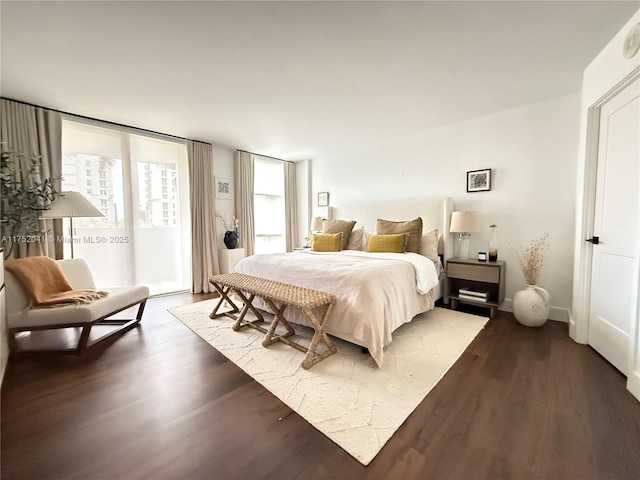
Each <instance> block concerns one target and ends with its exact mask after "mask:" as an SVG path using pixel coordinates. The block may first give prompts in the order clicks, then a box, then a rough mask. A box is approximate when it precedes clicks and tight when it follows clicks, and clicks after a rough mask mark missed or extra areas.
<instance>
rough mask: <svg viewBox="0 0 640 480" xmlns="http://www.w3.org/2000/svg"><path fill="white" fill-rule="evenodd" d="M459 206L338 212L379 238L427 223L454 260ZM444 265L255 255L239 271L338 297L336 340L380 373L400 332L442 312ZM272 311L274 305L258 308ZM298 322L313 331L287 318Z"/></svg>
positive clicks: (389, 258)
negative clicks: (382, 231)
mask: <svg viewBox="0 0 640 480" xmlns="http://www.w3.org/2000/svg"><path fill="white" fill-rule="evenodd" d="M452 209H453V201H452V200H451V199H450V198H437V199H434V198H428V199H416V200H411V201H403V202H400V203H396V204H395V205H393V206H390V205H379V206H376V205H371V204H369V205H367V206H358V205H353V206H351V207H350V208H341V209H336V213H335V214H334V217H336V218H342V219H356V220H357V222H358V225H362V226H364V228H365V230H367V231H375V227H376V219H377V218H386V219H390V220H407V219H412V218H416V217H418V216H419V217H421V218H422V222H423V232H427V231H431V230H433V229H436V228H437V229H438V230H439V232H441V235H440V242H439V245H438V252H439V254H440V255H441V257H442V258H444V259H446V258H449V257H450V256H452V255H451V252H452V246H451V242H450V240H449V237H450V235H449V233H448V231H449V221H450V215H451V211H452ZM442 270H443V269H442V265H441V262H433V261H432V260H431V259H429V258H427V257H425V256H423V255H420V254H417V253H367V252H364V251H358V250H343V251H341V252H335V253H333V252H331V253H329V252H312V251H309V250H303V251H297V252H293V253H278V254H265V255H252V256H250V257H247V258H245V259H243V260H241V261H240V262H239V263H238V264H237V265H236V267H235V269H234V272H237V273H244V274H247V275H253V276H257V277H262V278H268V279H271V280H276V281H279V282H284V283H289V284H293V285H298V286H301V287H306V288H311V289H315V290H320V291H323V292H327V293H331V294H333V295H335V296H336V298H337V301H336V304H335V306H334V309H333V311H332V313H331V315H330V317H329V318H328V319H327V324H326V331H327V333H329V334H330V335H333V336H335V337H338V338H341V339H343V340H346V341H348V342H351V343H354V344H356V345H360V346H362V347H366V348H367V349H368V350H369V353H370V355H371V357H372V358H373V360H374V361H375V362H376V364H377V365H378V366H381V365H382V363H383V361H384V347H385V346H387V345H388V344H389V343H391V340H392V336H391V334H392V333H393V331H394V330H396V329H397V328H398V327H400V326H401V325H402V324H404V323H407V322H410V321H411V320H412V319H413V318H414V317H415V316H416V315H418V314H420V313H422V312H425V311H428V310H430V309H432V308H433V307H434V303H435V301H436V300H437V299H438V298H440V297H441V296H442V292H444V288H443V282H444V278H443V277H444V275H443V272H442ZM256 306H257V307H258V308H262V309H264V310H267V311H268V308H266V305H261V304H260V303H258V304H256ZM287 319H288V320H289V321H290V322H292V323H298V324H303V325H308V323H307V321H306V319H305V318H304V316H303V315H302V314H301V312H298V311H296V310H295V309H292V310H288V311H287Z"/></svg>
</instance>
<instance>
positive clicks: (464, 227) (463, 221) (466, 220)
mask: <svg viewBox="0 0 640 480" xmlns="http://www.w3.org/2000/svg"><path fill="white" fill-rule="evenodd" d="M449 231H450V232H452V233H468V232H479V231H480V221H479V219H478V214H477V213H476V212H468V211H466V210H465V211H464V212H452V213H451V228H449Z"/></svg>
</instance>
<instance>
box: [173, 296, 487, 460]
mask: <svg viewBox="0 0 640 480" xmlns="http://www.w3.org/2000/svg"><path fill="white" fill-rule="evenodd" d="M216 302H217V300H206V301H203V302H198V303H193V304H190V305H186V306H181V307H176V308H171V309H169V312H171V313H172V314H173V315H174V316H175V317H176V318H178V319H179V320H180V321H181V322H183V323H184V324H185V325H187V326H188V327H189V328H190V329H191V330H193V331H194V332H195V333H197V334H198V335H199V336H200V337H202V338H203V339H204V340H206V341H207V342H208V343H209V344H210V345H211V346H213V347H214V348H215V349H216V350H218V351H219V352H221V353H222V354H223V355H225V356H226V357H227V358H228V359H229V360H231V361H232V362H233V363H235V364H236V365H238V366H239V367H240V368H242V369H243V370H244V371H245V372H246V373H248V374H249V375H251V377H253V378H254V379H255V380H256V381H257V382H259V383H260V384H261V385H263V386H264V387H265V388H267V389H268V390H269V391H270V392H271V393H273V394H274V395H275V396H276V397H278V398H279V399H280V400H282V401H283V402H284V403H285V404H286V405H288V406H289V407H290V408H291V409H292V410H294V411H295V412H296V413H298V414H299V415H300V416H302V417H303V418H304V419H305V420H307V421H308V422H309V423H310V424H311V425H313V426H314V427H315V428H317V429H318V430H319V431H320V432H322V433H323V434H324V435H326V436H327V437H329V438H330V439H331V440H333V441H334V442H335V443H336V444H338V445H339V446H340V447H342V448H343V449H344V450H345V451H347V452H348V453H349V454H350V455H351V456H353V457H354V458H355V459H357V460H358V461H359V462H360V463H362V464H363V465H368V464H369V462H371V460H373V458H374V457H375V456H376V455H377V454H378V452H379V451H380V450H381V449H382V447H383V446H384V445H385V443H386V442H387V441H388V440H389V439H390V438H391V436H392V435H393V434H394V432H395V431H396V430H397V429H398V428H399V427H400V425H402V423H403V422H404V421H405V420H406V419H407V417H408V416H409V415H410V414H411V412H412V411H413V410H414V409H415V408H416V406H418V404H419V403H420V402H421V401H422V399H424V397H425V396H426V395H427V394H428V393H429V391H430V390H431V389H432V388H433V387H434V386H435V385H436V383H438V381H439V380H440V379H441V378H442V377H443V376H444V374H445V373H446V372H447V370H448V369H449V368H450V367H451V365H453V364H454V362H455V361H456V360H457V359H458V357H460V355H462V353H463V352H464V350H465V349H466V348H467V346H468V345H469V344H470V343H471V341H472V340H473V339H474V338H475V337H476V335H477V334H478V333H479V332H480V330H482V328H483V327H484V325H485V324H486V323H487V321H488V318H485V317H479V316H476V315H469V314H466V313H462V312H457V311H453V310H447V309H444V308H436V309H435V310H432V311H430V312H427V313H423V314H422V315H419V316H417V317H416V318H415V319H414V320H413V321H411V322H410V323H408V324H405V325H403V326H402V327H400V328H399V329H398V330H396V331H395V332H394V334H393V341H392V342H391V344H390V345H389V346H388V347H387V348H386V349H385V357H384V364H383V365H382V367H381V368H377V367H376V365H375V363H374V362H373V360H372V359H371V357H370V356H369V355H366V354H363V353H362V352H361V349H360V347H358V346H356V345H353V344H350V343H348V342H344V341H342V340H340V339H335V338H333V340H334V342H335V344H336V346H337V348H338V353H336V354H335V355H331V356H330V357H328V358H326V359H324V360H323V361H321V362H320V363H318V364H316V365H314V366H313V367H311V369H309V370H304V369H303V368H302V367H300V362H301V361H302V359H303V358H304V354H303V353H302V352H300V351H298V350H296V349H294V348H291V347H290V346H288V345H285V344H282V343H276V344H274V345H271V346H270V347H268V348H265V347H263V346H262V339H263V337H264V334H262V333H260V332H258V331H256V330H254V329H252V328H246V329H243V330H241V331H239V332H234V331H233V330H232V328H231V327H232V325H233V323H234V322H233V320H231V319H229V318H227V317H220V318H218V319H215V320H211V319H209V313H211V311H212V310H213V307H214V306H215V303H216ZM296 335H297V336H298V337H299V339H301V342H300V343H305V341H306V343H307V344H308V343H309V341H310V340H311V337H312V335H313V331H312V330H311V329H309V328H306V327H301V326H296Z"/></svg>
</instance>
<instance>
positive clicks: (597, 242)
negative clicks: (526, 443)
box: [587, 235, 600, 245]
mask: <svg viewBox="0 0 640 480" xmlns="http://www.w3.org/2000/svg"><path fill="white" fill-rule="evenodd" d="M587 242H591V243H593V244H594V245H598V244H599V243H600V237H596V236H595V235H594V236H593V237H591V238H587Z"/></svg>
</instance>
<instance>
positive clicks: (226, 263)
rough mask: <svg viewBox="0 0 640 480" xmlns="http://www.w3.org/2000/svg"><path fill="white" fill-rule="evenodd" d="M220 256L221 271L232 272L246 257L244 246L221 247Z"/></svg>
mask: <svg viewBox="0 0 640 480" xmlns="http://www.w3.org/2000/svg"><path fill="white" fill-rule="evenodd" d="M218 257H219V260H220V273H231V272H233V269H234V268H235V267H236V264H237V263H238V262H239V261H240V260H242V259H243V258H244V257H245V255H244V248H232V249H229V248H220V249H218Z"/></svg>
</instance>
